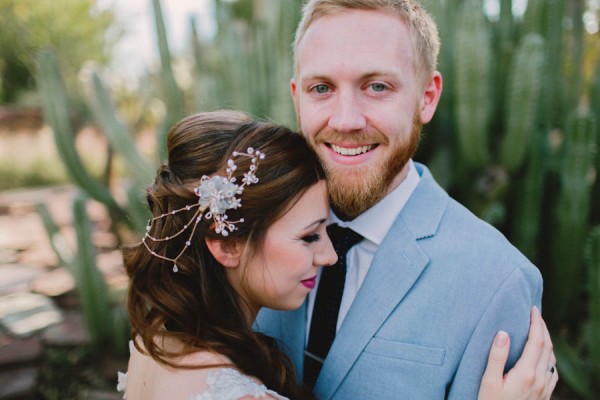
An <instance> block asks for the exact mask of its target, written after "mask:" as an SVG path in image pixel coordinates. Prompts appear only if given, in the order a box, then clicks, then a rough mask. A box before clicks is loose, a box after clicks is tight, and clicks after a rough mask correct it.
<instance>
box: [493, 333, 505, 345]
mask: <svg viewBox="0 0 600 400" xmlns="http://www.w3.org/2000/svg"><path fill="white" fill-rule="evenodd" d="M506 343H508V333H506V332H504V331H498V333H497V334H496V338H495V339H494V346H498V347H504V346H506Z"/></svg>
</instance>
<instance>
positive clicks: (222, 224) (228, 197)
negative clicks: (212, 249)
mask: <svg viewBox="0 0 600 400" xmlns="http://www.w3.org/2000/svg"><path fill="white" fill-rule="evenodd" d="M236 157H249V158H250V162H251V164H250V168H249V169H248V172H245V173H244V177H243V178H242V183H241V184H239V185H238V184H237V183H236V178H235V177H233V173H234V172H235V171H236V170H237V165H236V163H235V162H234V161H233V160H234V159H235V158H236ZM264 158H265V154H264V153H263V152H261V151H259V150H255V149H253V148H252V147H248V149H247V150H246V152H245V153H242V152H238V151H234V152H233V153H232V157H231V158H230V159H229V160H228V161H227V169H226V170H225V172H226V173H227V176H222V175H213V176H211V177H209V176H206V175H204V176H202V178H201V179H200V184H199V185H198V186H196V187H195V188H194V193H195V194H196V196H198V202H197V203H195V204H191V205H186V206H185V207H182V208H179V209H177V210H172V211H170V212H168V213H165V214H162V215H159V216H157V217H154V218H151V219H149V220H148V224H147V226H146V234H145V235H144V238H143V239H142V243H143V244H144V246H145V247H146V249H147V250H148V251H149V252H150V254H151V255H153V256H154V257H157V258H160V259H162V260H165V261H169V262H172V263H173V272H178V271H179V267H178V266H177V261H178V260H179V258H180V257H181V256H182V255H183V253H184V252H185V250H186V249H187V248H188V247H190V246H191V245H192V238H193V237H194V233H195V232H196V228H197V227H198V224H199V223H200V221H202V218H205V219H212V220H213V221H214V223H215V232H216V233H217V234H220V235H222V236H229V234H230V233H231V232H233V231H235V230H236V229H237V226H236V224H238V223H241V222H244V218H240V219H239V220H237V221H230V220H229V219H228V216H227V210H234V209H237V208H240V207H241V206H242V200H241V199H240V198H239V196H241V195H242V193H243V192H244V188H245V187H246V186H249V185H254V184H256V183H258V178H257V177H256V170H257V169H258V165H259V164H260V160H264ZM194 208H197V210H196V212H195V213H194V215H193V216H192V218H191V219H190V220H189V221H188V222H187V223H185V224H184V225H183V228H181V229H180V230H179V231H178V232H176V233H174V234H173V235H170V236H165V237H162V238H159V237H154V236H152V235H150V231H151V230H152V224H153V223H154V222H155V221H157V220H159V219H163V218H166V217H169V216H172V215H175V214H178V213H180V212H182V211H190V210H192V209H194ZM190 227H192V230H191V232H190V234H189V236H188V238H187V240H186V241H185V245H184V247H183V248H182V249H181V251H180V252H179V253H178V254H177V255H176V256H175V258H170V257H166V256H163V255H160V254H158V253H157V252H155V251H154V250H152V249H151V248H150V246H149V245H148V242H147V241H146V239H148V240H149V241H151V242H167V241H169V240H171V239H174V238H176V237H178V236H180V235H182V234H183V233H184V232H185V231H187V230H188V228H190Z"/></svg>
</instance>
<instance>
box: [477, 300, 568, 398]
mask: <svg viewBox="0 0 600 400" xmlns="http://www.w3.org/2000/svg"><path fill="white" fill-rule="evenodd" d="M509 350H510V338H509V337H508V334H507V333H506V332H503V331H500V332H498V334H497V335H496V337H495V338H494V343H493V344H492V348H491V350H490V355H489V357H488V364H487V368H486V369H485V373H484V374H483V379H482V381H481V387H480V388H479V397H478V399H479V400H539V399H544V400H547V399H550V396H551V395H552V391H553V390H554V387H555V386H556V382H558V372H557V371H556V366H555V365H556V358H555V357H554V352H553V351H552V340H551V339H550V334H549V333H548V329H547V328H546V324H545V323H544V320H543V319H542V316H541V315H540V312H539V310H538V309H537V308H536V307H533V308H532V310H531V325H530V327H529V338H528V339H527V343H526V344H525V349H524V350H523V354H522V355H521V358H520V359H519V360H518V361H517V363H516V364H515V366H514V367H513V368H512V369H511V370H510V371H508V373H507V374H506V375H504V366H505V365H506V360H507V359H508V352H509Z"/></svg>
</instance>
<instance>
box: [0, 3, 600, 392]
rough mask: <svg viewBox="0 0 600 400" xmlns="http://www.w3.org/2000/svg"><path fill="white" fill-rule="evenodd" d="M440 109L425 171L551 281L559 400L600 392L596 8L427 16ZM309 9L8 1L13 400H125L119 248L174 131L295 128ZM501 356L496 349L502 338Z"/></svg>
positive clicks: (4, 161)
mask: <svg viewBox="0 0 600 400" xmlns="http://www.w3.org/2000/svg"><path fill="white" fill-rule="evenodd" d="M422 3H423V4H424V6H425V7H426V8H427V9H428V10H429V11H430V13H431V14H432V15H433V16H434V17H435V19H436V22H437V23H438V25H439V29H440V36H441V39H442V51H441V55H440V63H439V69H440V71H441V72H442V74H443V76H444V92H443V96H442V101H441V104H440V106H439V107H438V110H437V112H436V116H435V118H434V120H433V121H432V122H431V123H430V124H428V125H427V126H426V127H425V129H424V132H423V140H422V142H421V145H420V147H419V150H418V154H417V156H416V157H415V158H416V160H417V161H419V162H424V163H426V164H427V165H429V166H430V168H431V169H432V171H433V173H434V176H435V177H436V178H437V179H438V181H439V182H440V184H442V185H443V186H444V187H445V188H446V189H447V190H448V191H449V192H450V193H451V195H452V196H454V197H455V198H456V199H458V200H459V201H461V202H462V203H463V204H465V205H466V206H467V207H469V208H470V209H471V210H472V211H473V212H474V213H476V214H477V215H478V216H480V217H481V218H483V219H485V220H487V221H489V222H490V223H491V224H493V225H494V226H496V227H497V228H498V229H500V230H501V231H502V232H503V233H504V234H505V235H506V236H507V237H508V238H509V240H510V241H511V242H513V243H514V244H515V245H516V246H517V247H518V248H519V249H520V250H521V251H522V252H524V253H525V254H526V255H527V256H528V257H529V258H530V259H531V260H532V261H533V262H534V263H535V264H536V265H537V266H538V267H539V268H540V270H541V272H542V275H543V277H544V281H545V292H544V304H543V315H544V318H545V319H546V322H547V323H548V325H549V328H550V330H551V333H552V338H553V341H554V344H555V352H556V355H557V358H558V368H559V371H560V379H561V380H560V382H559V387H558V388H557V390H556V393H555V396H554V397H553V398H555V399H597V398H598V394H597V393H598V392H599V391H600V179H598V172H599V171H600V155H598V148H599V147H600V128H599V122H598V118H600V34H599V33H598V31H599V26H598V25H599V22H598V17H599V15H600V1H598V0H453V1H449V0H423V1H422ZM301 7H302V1H301V0H176V1H170V2H167V1H162V2H161V1H160V0H128V1H126V2H124V1H123V2H118V1H116V0H54V1H46V0H18V1H17V0H0V400H1V399H117V398H120V397H121V396H120V395H118V394H117V393H116V391H115V386H116V371H117V370H121V371H124V370H125V369H126V362H127V353H128V348H127V341H128V337H129V336H128V335H129V327H128V322H127V315H126V311H125V308H124V293H125V290H126V286H127V281H126V278H125V277H124V274H123V270H122V264H121V259H120V253H119V247H120V246H121V245H122V244H123V243H130V242H134V241H137V240H138V238H139V237H140V236H139V234H140V232H141V231H143V230H144V227H145V224H146V219H147V218H148V213H147V211H146V209H145V207H144V201H143V191H144V187H145V186H146V185H147V184H148V183H149V182H151V180H152V177H153V175H154V171H155V170H156V168H157V166H158V165H159V163H160V161H161V160H162V157H163V154H164V137H165V133H166V131H167V128H168V127H169V126H171V125H172V124H173V123H174V122H175V121H177V120H178V119H180V118H181V117H182V116H184V115H187V114H190V113H193V112H197V111H205V110H213V109H217V108H222V107H229V108H235V109H241V110H245V111H247V112H250V113H251V114H252V115H254V116H256V117H258V118H264V119H270V120H274V121H276V122H279V123H283V124H286V125H288V126H292V127H296V122H295V116H294V111H293V107H292V103H291V98H290V95H289V89H288V87H289V79H290V77H291V75H292V61H291V48H290V45H291V42H292V38H293V32H294V28H295V25H296V23H297V22H298V19H299V16H300V10H301ZM490 341H491V338H490Z"/></svg>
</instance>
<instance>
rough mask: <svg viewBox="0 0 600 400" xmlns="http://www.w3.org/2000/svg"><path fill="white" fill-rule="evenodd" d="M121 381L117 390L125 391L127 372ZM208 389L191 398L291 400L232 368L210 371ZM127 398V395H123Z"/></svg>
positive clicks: (207, 381) (198, 399)
mask: <svg viewBox="0 0 600 400" xmlns="http://www.w3.org/2000/svg"><path fill="white" fill-rule="evenodd" d="M118 378H119V383H118V385H117V390H118V391H119V392H125V390H126V389H127V373H122V372H119V373H118ZM206 384H207V385H208V389H207V390H206V391H205V392H204V393H201V394H195V395H193V396H192V398H191V399H190V400H238V399H239V398H241V397H244V396H253V397H254V398H256V399H262V398H263V397H265V396H266V395H270V396H272V397H274V398H275V399H277V400H289V399H288V398H287V397H283V396H280V395H278V394H277V393H275V392H274V391H272V390H269V389H267V387H266V386H265V385H263V384H261V383H258V382H256V381H255V380H253V379H251V378H250V377H249V376H246V375H243V374H241V373H240V372H239V371H237V370H235V369H231V368H221V369H218V370H216V371H211V372H209V373H208V377H207V378H206ZM123 398H125V395H123Z"/></svg>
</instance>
